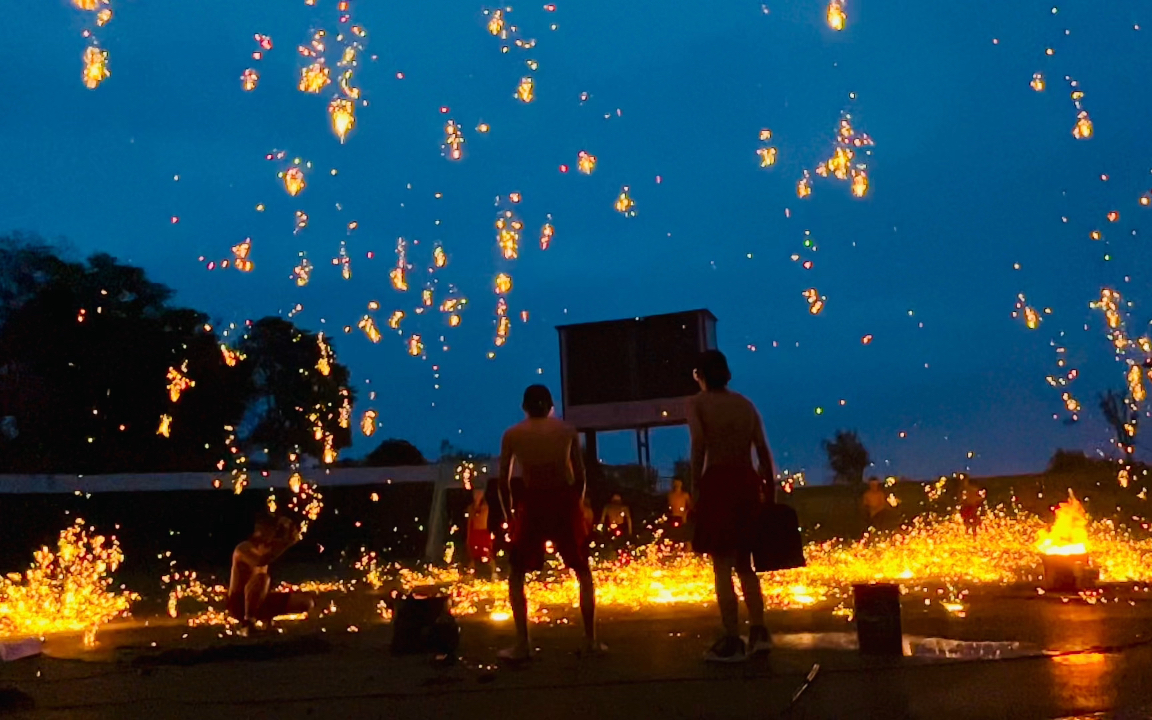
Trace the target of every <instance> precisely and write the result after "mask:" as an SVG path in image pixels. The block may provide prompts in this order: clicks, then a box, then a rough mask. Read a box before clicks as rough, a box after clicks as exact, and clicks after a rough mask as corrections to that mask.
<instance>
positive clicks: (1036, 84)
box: [1028, 73, 1044, 92]
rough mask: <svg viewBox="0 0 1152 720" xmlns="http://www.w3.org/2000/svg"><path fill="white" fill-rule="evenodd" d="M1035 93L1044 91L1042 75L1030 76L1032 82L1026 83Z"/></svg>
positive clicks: (1034, 74)
mask: <svg viewBox="0 0 1152 720" xmlns="http://www.w3.org/2000/svg"><path fill="white" fill-rule="evenodd" d="M1028 84H1029V85H1031V86H1032V89H1033V90H1035V91H1036V92H1043V91H1044V75H1043V74H1041V73H1033V74H1032V82H1030V83H1028Z"/></svg>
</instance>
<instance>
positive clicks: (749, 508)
mask: <svg viewBox="0 0 1152 720" xmlns="http://www.w3.org/2000/svg"><path fill="white" fill-rule="evenodd" d="M693 376H694V377H695V379H696V381H697V382H698V383H699V384H700V393H699V394H697V395H694V396H693V397H692V398H690V399H689V401H688V429H689V431H690V433H691V436H692V477H693V478H698V480H697V482H696V485H697V488H696V489H697V501H696V529H695V533H694V536H693V541H692V546H693V550H695V551H696V552H698V553H704V554H707V555H710V556H711V557H712V569H713V572H714V574H715V579H716V601H717V604H718V605H719V606H720V618H721V620H722V621H723V624H724V636H723V637H721V638H720V639H719V640H718V641H717V642H716V644H714V645H713V646H712V649H710V650H709V651H708V653H707V654H706V655H705V656H704V657H705V660H708V661H710V662H739V661H742V660H744V659H745V658H746V656H747V654H755V653H757V652H760V651H766V650H768V649H770V648H771V636H770V635H769V634H768V631H767V629H766V628H765V627H764V596H763V594H762V592H761V589H760V579H759V578H758V577H756V573H755V572H754V571H753V570H752V549H753V544H754V539H755V532H756V522H757V518H758V516H759V513H760V507H761V505H762V503H763V502H765V501H770V502H774V501H775V497H774V485H773V478H774V477H775V466H774V464H773V462H772V453H771V451H770V450H769V449H768V441H767V440H766V439H765V437H764V424H763V422H762V420H761V419H760V414H759V413H758V412H757V411H756V407H755V406H754V405H753V404H752V403H751V402H750V401H749V400H748V399H747V398H745V397H744V396H743V395H740V394H739V393H735V392H732V391H731V390H729V389H728V381H729V380H730V379H731V378H732V373H731V371H730V370H729V369H728V360H727V358H725V357H724V354H723V353H721V352H720V351H718V350H708V351H706V352H704V353H702V354H701V355H700V359H699V361H698V362H697V364H696V370H695V372H694V374H693ZM753 451H755V453H756V458H757V465H756V466H753V464H752V453H753ZM733 570H735V571H736V574H737V576H738V577H739V578H740V587H741V589H742V590H743V593H744V603H745V605H746V606H747V607H748V619H749V622H750V624H751V629H750V631H749V635H748V645H747V646H745V643H744V640H742V639H741V638H740V633H739V604H738V602H737V600H736V590H735V588H734V587H733V585H732V572H733Z"/></svg>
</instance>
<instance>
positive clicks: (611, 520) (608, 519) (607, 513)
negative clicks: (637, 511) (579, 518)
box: [600, 493, 632, 537]
mask: <svg viewBox="0 0 1152 720" xmlns="http://www.w3.org/2000/svg"><path fill="white" fill-rule="evenodd" d="M600 524H601V525H603V526H604V530H605V532H607V533H608V535H609V537H620V536H624V537H631V536H632V511H631V510H630V509H628V506H627V505H625V504H624V499H623V498H622V497H620V493H615V494H613V495H612V499H611V500H609V501H608V504H607V505H605V506H604V510H603V512H601V513H600ZM625 529H627V530H625Z"/></svg>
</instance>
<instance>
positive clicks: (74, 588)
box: [0, 519, 139, 646]
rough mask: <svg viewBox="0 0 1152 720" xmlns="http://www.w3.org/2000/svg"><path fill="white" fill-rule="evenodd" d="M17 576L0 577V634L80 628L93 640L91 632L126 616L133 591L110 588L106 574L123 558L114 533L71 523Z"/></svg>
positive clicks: (39, 633) (134, 597)
mask: <svg viewBox="0 0 1152 720" xmlns="http://www.w3.org/2000/svg"><path fill="white" fill-rule="evenodd" d="M33 558H34V562H33V564H32V566H31V567H30V568H29V569H28V570H27V571H25V572H24V574H23V575H20V574H18V573H10V574H8V575H6V576H0V637H2V638H19V637H38V636H43V635H45V634H48V633H57V632H83V633H84V643H85V644H86V645H89V646H91V645H93V644H95V640H96V630H97V629H98V628H99V627H100V626H101V625H104V624H105V623H107V622H109V621H110V620H113V619H115V618H117V617H126V616H127V615H128V610H129V608H131V606H132V603H133V602H135V601H136V600H138V599H139V596H138V595H136V594H135V593H131V592H127V591H123V590H122V591H120V592H115V591H113V590H112V578H111V576H110V573H113V572H115V571H116V569H117V568H118V567H119V566H120V563H121V562H123V561H124V553H123V552H122V551H121V550H120V543H119V542H118V541H117V540H116V538H115V537H108V538H106V537H104V536H103V535H97V534H96V531H95V528H92V527H87V528H86V527H85V526H84V521H83V520H81V519H77V520H76V522H75V523H74V524H73V525H72V526H71V527H68V528H66V529H65V530H63V531H62V532H61V533H60V537H59V538H58V539H57V541H56V549H55V551H53V550H52V549H51V548H49V547H47V546H44V547H41V548H40V549H39V550H37V551H36V552H34V553H33Z"/></svg>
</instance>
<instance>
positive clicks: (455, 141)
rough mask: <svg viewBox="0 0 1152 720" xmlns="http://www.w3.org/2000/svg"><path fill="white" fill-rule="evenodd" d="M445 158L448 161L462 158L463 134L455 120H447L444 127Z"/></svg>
mask: <svg viewBox="0 0 1152 720" xmlns="http://www.w3.org/2000/svg"><path fill="white" fill-rule="evenodd" d="M444 147H445V148H448V149H447V150H446V151H445V153H444V154H445V156H446V157H447V158H448V159H449V160H459V159H460V158H462V157H464V150H463V148H464V133H463V131H462V130H461V129H460V126H459V125H457V124H456V121H455V120H449V121H448V124H447V125H445V126H444Z"/></svg>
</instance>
